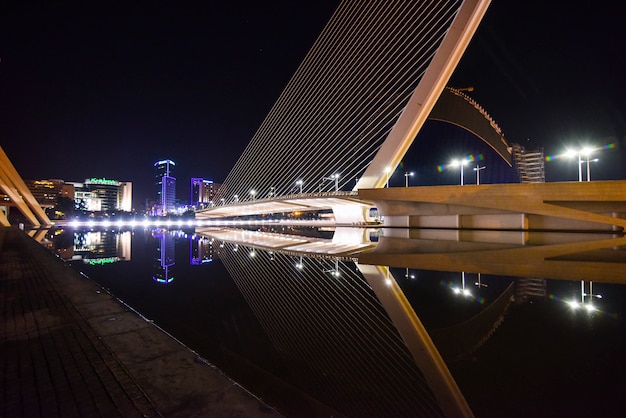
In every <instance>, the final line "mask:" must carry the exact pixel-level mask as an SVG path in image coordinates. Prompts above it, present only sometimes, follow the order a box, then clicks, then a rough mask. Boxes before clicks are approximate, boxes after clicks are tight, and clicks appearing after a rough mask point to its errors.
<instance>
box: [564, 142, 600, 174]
mask: <svg viewBox="0 0 626 418" xmlns="http://www.w3.org/2000/svg"><path fill="white" fill-rule="evenodd" d="M594 151H597V149H596V148H590V147H584V148H582V149H580V150H572V149H570V150H567V151H566V152H565V156H566V157H569V158H572V157H578V181H579V182H581V181H583V163H586V164H587V181H591V167H590V163H592V162H596V161H598V159H597V158H594V159H591V153H592V152H594ZM583 156H584V157H585V158H583Z"/></svg>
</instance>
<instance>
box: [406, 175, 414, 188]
mask: <svg viewBox="0 0 626 418" xmlns="http://www.w3.org/2000/svg"><path fill="white" fill-rule="evenodd" d="M414 175H415V173H414V172H412V171H411V172H407V173H404V187H409V177H413V176H414Z"/></svg>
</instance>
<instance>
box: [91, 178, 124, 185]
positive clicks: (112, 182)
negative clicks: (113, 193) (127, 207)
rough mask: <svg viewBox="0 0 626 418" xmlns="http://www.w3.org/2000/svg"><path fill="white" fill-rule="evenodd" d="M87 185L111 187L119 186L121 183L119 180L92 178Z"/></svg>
mask: <svg viewBox="0 0 626 418" xmlns="http://www.w3.org/2000/svg"><path fill="white" fill-rule="evenodd" d="M87 183H90V184H106V185H109V186H119V184H120V182H119V181H117V180H109V179H105V178H104V177H103V178H98V177H92V178H90V179H89V181H88V182H87Z"/></svg>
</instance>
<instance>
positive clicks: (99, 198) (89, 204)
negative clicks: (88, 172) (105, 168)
mask: <svg viewBox="0 0 626 418" xmlns="http://www.w3.org/2000/svg"><path fill="white" fill-rule="evenodd" d="M68 184H71V185H73V186H74V200H75V201H76V206H77V207H78V208H81V209H84V210H88V211H96V212H99V211H103V212H114V211H125V212H131V211H132V209H133V207H132V198H133V196H132V193H133V186H132V183H131V182H129V181H126V182H120V181H117V180H111V179H106V178H98V177H92V178H89V179H86V180H85V181H84V183H69V182H68Z"/></svg>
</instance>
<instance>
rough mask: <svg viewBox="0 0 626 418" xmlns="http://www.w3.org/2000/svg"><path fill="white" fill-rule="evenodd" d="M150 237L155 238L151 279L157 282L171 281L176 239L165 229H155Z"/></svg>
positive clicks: (172, 278)
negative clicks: (153, 268) (153, 271)
mask: <svg viewBox="0 0 626 418" xmlns="http://www.w3.org/2000/svg"><path fill="white" fill-rule="evenodd" d="M152 237H153V238H156V239H157V243H156V244H157V245H156V248H155V261H156V264H155V273H154V275H153V276H152V279H153V280H154V281H155V282H157V283H171V282H172V281H173V280H174V273H173V271H172V270H173V267H174V264H176V257H175V249H176V246H175V244H176V241H175V238H174V236H173V235H172V233H171V232H169V231H167V230H166V229H155V230H154V231H152Z"/></svg>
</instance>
